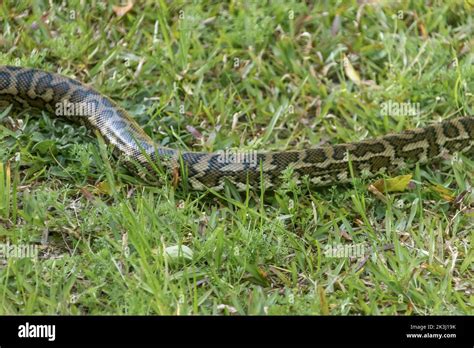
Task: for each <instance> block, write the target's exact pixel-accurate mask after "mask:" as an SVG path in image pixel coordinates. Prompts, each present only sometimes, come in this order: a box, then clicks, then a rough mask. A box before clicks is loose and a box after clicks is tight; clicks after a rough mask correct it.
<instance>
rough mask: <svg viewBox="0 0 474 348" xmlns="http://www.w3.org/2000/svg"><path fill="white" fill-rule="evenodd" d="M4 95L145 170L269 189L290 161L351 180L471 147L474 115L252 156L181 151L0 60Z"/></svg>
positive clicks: (118, 114)
mask: <svg viewBox="0 0 474 348" xmlns="http://www.w3.org/2000/svg"><path fill="white" fill-rule="evenodd" d="M0 101H1V103H2V104H10V103H13V104H19V105H20V106H22V107H34V108H39V109H41V110H47V111H49V112H51V113H53V114H55V115H56V116H58V117H62V116H63V117H66V118H68V119H73V120H79V121H80V122H82V123H83V124H86V125H87V126H88V127H89V128H92V129H94V130H96V131H98V132H100V134H101V135H102V136H103V138H104V139H105V140H106V141H107V142H108V143H110V144H112V145H113V147H114V149H115V150H116V151H117V150H118V153H119V154H120V155H121V156H124V157H125V158H126V159H127V160H128V161H129V162H131V163H134V164H138V165H139V166H138V167H145V168H147V169H148V170H153V168H156V166H153V163H161V164H163V165H164V167H165V168H166V169H168V170H169V173H185V175H181V180H182V181H184V180H186V181H187V182H188V183H189V184H190V185H191V187H192V188H193V189H196V190H203V189H207V188H211V189H214V190H222V189H223V187H224V183H225V182H226V181H228V182H231V183H233V184H234V185H235V186H236V187H237V189H239V190H245V189H246V187H247V185H249V186H250V188H256V189H259V188H260V187H261V186H263V187H264V188H265V189H271V188H274V187H276V186H278V185H279V183H280V182H281V180H282V178H281V176H282V172H283V171H285V169H287V168H292V169H291V170H290V172H292V175H294V177H295V178H296V180H297V181H299V180H301V178H303V177H304V176H307V177H308V179H309V180H310V182H311V183H312V184H314V185H316V186H326V185H332V184H339V183H347V182H350V181H351V177H352V175H351V169H352V174H353V175H354V176H362V177H372V176H375V175H378V174H382V173H386V174H388V173H393V172H396V171H399V170H402V169H404V168H409V167H412V166H413V165H415V164H416V163H420V164H423V163H427V162H429V161H432V160H435V159H439V158H441V157H443V156H445V155H446V154H454V153H456V152H463V153H469V155H472V154H473V153H474V116H467V117H461V118H456V119H451V120H445V121H443V122H439V123H435V124H432V125H429V126H426V127H423V128H417V129H413V130H407V131H404V132H401V133H396V134H388V135H385V136H382V137H379V138H375V139H368V140H363V141H360V142H353V143H347V144H339V145H325V146H320V147H315V148H311V149H307V150H298V151H281V152H256V153H254V154H253V155H252V156H241V157H239V156H235V154H234V155H233V156H228V157H227V158H226V156H223V154H225V152H224V153H223V152H216V153H204V152H189V151H179V150H176V149H171V148H167V147H162V146H160V145H158V144H156V143H155V142H153V140H152V139H151V138H150V137H149V136H148V135H147V134H146V133H145V132H144V131H143V129H142V128H141V127H140V126H139V125H138V124H137V122H136V121H134V120H133V118H132V117H131V116H129V114H128V113H127V112H126V111H125V110H124V109H122V108H121V107H120V106H118V105H117V104H116V103H115V102H113V101H112V100H111V99H109V98H108V97H106V96H104V95H103V94H101V93H99V92H97V91H96V90H94V89H93V88H91V87H89V86H87V85H85V84H83V83H81V82H78V81H76V80H74V79H71V78H68V77H65V76H62V75H59V74H54V73H49V72H45V71H42V70H37V69H31V68H22V67H14V66H0ZM61 109H62V110H61ZM71 110H72V112H71ZM66 111H67V112H66ZM134 167H135V168H137V166H134ZM183 169H184V170H185V171H184V172H183ZM137 174H139V173H137ZM176 175H178V174H175V176H176ZM178 177H179V175H178ZM262 180H263V182H262Z"/></svg>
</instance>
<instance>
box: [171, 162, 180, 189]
mask: <svg viewBox="0 0 474 348" xmlns="http://www.w3.org/2000/svg"><path fill="white" fill-rule="evenodd" d="M172 175H173V177H172V179H171V185H173V187H174V188H176V187H178V184H179V178H180V175H179V168H178V167H174V168H173V174H172Z"/></svg>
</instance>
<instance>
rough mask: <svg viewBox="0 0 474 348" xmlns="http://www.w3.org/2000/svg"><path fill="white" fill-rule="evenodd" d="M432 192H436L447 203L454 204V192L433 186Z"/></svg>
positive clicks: (439, 186) (431, 187)
mask: <svg viewBox="0 0 474 348" xmlns="http://www.w3.org/2000/svg"><path fill="white" fill-rule="evenodd" d="M430 190H431V191H432V192H436V193H437V194H438V195H439V196H440V197H441V198H442V199H444V200H445V201H446V202H453V201H454V200H455V198H456V195H455V194H454V193H453V191H451V190H449V189H447V188H445V187H443V186H441V185H431V186H430Z"/></svg>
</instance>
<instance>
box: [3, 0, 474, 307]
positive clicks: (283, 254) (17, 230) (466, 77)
mask: <svg viewBox="0 0 474 348" xmlns="http://www.w3.org/2000/svg"><path fill="white" fill-rule="evenodd" d="M80 3H83V4H85V5H84V6H85V7H81V5H80ZM158 3H159V4H155V3H154V2H152V1H149V2H146V3H145V2H143V4H140V5H139V4H136V5H135V6H134V7H133V9H132V10H131V11H130V12H128V13H127V14H126V15H124V16H123V17H121V18H118V17H117V15H116V14H115V13H114V12H113V9H112V5H111V4H106V3H105V2H101V1H93V2H90V4H89V2H79V1H68V2H67V7H64V6H62V5H55V6H54V7H52V8H51V7H49V6H50V5H49V2H47V1H39V2H35V5H33V6H32V5H30V4H28V2H26V1H20V2H18V3H10V2H9V1H4V2H2V3H0V15H1V21H0V28H1V29H0V52H1V53H0V64H17V65H21V66H29V67H37V68H41V69H44V70H48V71H52V72H61V73H63V74H66V75H69V76H74V77H76V78H77V79H79V80H81V81H84V82H86V83H89V84H91V85H93V86H94V87H95V88H97V89H98V90H100V91H101V92H103V93H104V94H106V95H108V96H110V97H112V98H113V99H115V100H117V101H118V102H119V103H120V104H121V105H123V106H124V107H125V108H126V109H127V110H129V111H130V113H131V114H132V115H133V116H134V117H135V118H136V119H137V121H138V122H139V123H140V124H141V125H142V126H143V127H144V129H145V131H146V132H147V133H149V134H150V135H151V136H152V137H153V138H154V139H156V141H157V142H158V143H160V144H162V145H166V146H170V147H176V148H181V149H191V150H195V151H215V150H219V149H225V148H227V147H233V148H243V149H258V150H275V149H282V150H283V149H300V148H306V147H311V146H315V145H317V144H321V143H334V144H336V143H342V142H348V141H357V140H360V139H364V138H368V137H372V136H377V135H382V134H385V133H387V132H393V131H400V130H402V129H407V128H413V127H416V126H421V125H426V124H429V123H431V122H435V121H439V120H442V119H446V118H449V117H454V116H456V115H473V114H474V112H473V111H474V110H473V105H474V104H473V99H474V98H473V87H474V68H473V66H474V65H473V63H474V54H473V51H474V50H473V47H474V41H473V40H472V37H473V36H474V19H473V11H474V9H473V7H472V6H471V5H469V2H468V1H466V2H464V1H449V2H443V1H435V2H434V3H433V4H432V5H431V6H429V7H428V6H425V4H424V3H423V2H421V1H412V2H408V1H407V2H402V3H401V4H395V3H392V2H388V1H380V2H374V3H370V4H365V5H364V6H363V7H362V6H360V5H359V4H358V2H356V1H339V2H337V3H335V2H332V1H317V2H316V3H317V5H314V6H312V5H311V6H309V5H306V4H303V3H300V2H293V1H278V2H277V1H275V2H271V3H264V2H262V3H260V2H257V1H233V2H231V3H230V4H227V5H223V4H219V2H210V3H206V4H205V3H201V2H182V3H177V2H174V1H173V2H172V4H171V3H168V2H165V1H159V2H158ZM117 4H118V3H117ZM336 15H339V16H340V17H339V18H340V26H339V27H338V26H337V25H333V23H335V22H336V21H335V16H336ZM344 57H347V59H348V60H349V62H350V63H351V66H352V67H353V68H354V69H355V70H356V71H357V72H358V74H359V76H360V78H361V80H363V81H365V82H362V83H354V81H353V80H351V79H350V78H349V77H348V76H349V75H347V74H346V71H345V68H344V63H343V62H344ZM367 81H369V82H367ZM370 81H372V82H370ZM389 101H392V102H395V103H405V102H409V103H412V104H415V103H419V104H416V105H419V107H420V110H419V111H420V112H419V113H416V115H395V116H394V115H383V114H382V113H381V105H382V103H386V102H389ZM186 126H193V127H194V128H196V129H197V130H198V131H199V132H200V133H201V134H202V140H199V139H196V138H194V137H193V135H192V134H191V132H189V131H188V130H187V128H186ZM0 144H1V145H0V162H1V163H2V165H1V166H0V243H4V244H5V243H10V245H30V246H36V247H37V248H38V252H39V255H38V258H37V259H34V258H20V259H18V258H0V313H1V314H39V313H43V314H54V313H60V314H232V313H234V312H235V313H237V314H331V315H337V314H385V315H388V314H472V313H473V305H474V297H473V295H472V294H473V287H472V282H471V281H472V278H473V267H472V261H473V257H474V253H473V250H472V238H473V233H472V231H473V230H474V221H473V216H474V214H473V202H474V194H473V192H472V185H473V172H474V161H473V159H472V158H467V157H462V156H461V157H459V158H454V159H447V160H445V161H443V162H442V163H437V164H432V165H428V166H422V167H418V168H415V169H414V170H413V171H411V172H409V173H412V174H413V175H414V178H413V182H414V185H413V186H412V187H411V188H410V189H408V190H406V191H404V192H401V193H389V194H385V198H386V199H385V201H382V200H380V199H379V198H377V197H376V196H375V195H373V194H372V193H371V192H370V191H369V190H368V189H367V186H368V184H370V183H371V182H372V181H370V180H361V179H355V182H354V185H347V186H343V187H331V188H325V189H318V190H315V189H308V187H307V185H296V184H295V183H294V182H292V180H291V179H288V180H287V183H286V184H285V185H284V186H283V187H281V188H280V189H278V190H277V191H276V192H274V193H271V192H266V193H265V194H261V193H258V192H257V191H252V190H250V191H249V192H247V193H246V194H243V195H239V194H235V193H234V192H233V191H232V189H231V188H228V189H227V190H226V191H224V192H222V193H221V194H214V193H211V192H192V191H186V190H183V189H179V188H178V189H175V188H173V187H172V186H171V185H170V184H168V185H163V186H160V187H155V186H152V185H149V184H147V183H146V182H144V181H143V180H141V179H139V178H135V177H133V175H132V174H131V173H130V172H128V171H127V169H126V168H125V167H124V166H123V165H122V163H120V161H117V160H115V159H114V158H113V156H111V151H110V150H109V149H106V148H105V147H104V146H100V142H99V141H98V140H97V138H96V137H95V136H94V134H92V133H91V132H88V131H87V130H86V129H85V128H84V127H80V126H76V125H71V124H69V123H68V122H66V121H64V120H61V119H54V118H52V117H50V116H49V115H46V114H44V113H42V112H39V111H35V110H18V109H11V110H8V109H7V110H5V111H2V110H0ZM436 185H438V186H437V187H438V189H434V188H433V187H434V186H436ZM440 187H444V188H446V189H447V190H448V191H446V192H444V193H443V192H440V189H439V188H440ZM462 195H464V196H462ZM453 198H457V199H456V202H455V203H453V202H450V201H449V200H450V199H451V200H452V199H453ZM350 239H352V240H350ZM359 244H360V245H364V246H365V250H366V252H367V253H366V254H367V255H366V256H363V257H344V258H332V257H328V256H327V255H326V254H325V250H327V247H328V245H345V246H354V245H359ZM176 246H186V247H187V248H189V250H188V249H186V250H187V251H188V254H186V255H187V257H184V256H183V257H173V256H167V255H168V254H167V253H166V250H168V251H169V250H173V248H174V247H176ZM387 246H388V247H387ZM384 247H385V248H386V249H387V248H388V250H383V249H384ZM170 248H171V249H170ZM0 250H1V249H0Z"/></svg>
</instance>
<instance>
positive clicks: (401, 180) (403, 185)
mask: <svg viewBox="0 0 474 348" xmlns="http://www.w3.org/2000/svg"><path fill="white" fill-rule="evenodd" d="M412 177H413V175H412V174H408V175H400V176H396V177H394V178H388V179H379V180H377V181H376V182H374V183H373V184H372V186H374V187H375V188H376V189H377V190H378V191H380V192H382V193H384V192H403V191H405V190H406V189H407V187H408V185H409V184H410V181H411V178H412Z"/></svg>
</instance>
